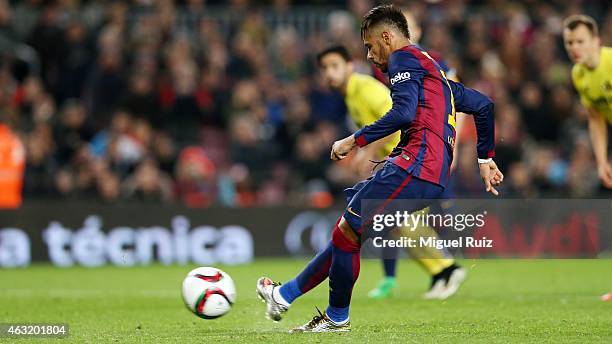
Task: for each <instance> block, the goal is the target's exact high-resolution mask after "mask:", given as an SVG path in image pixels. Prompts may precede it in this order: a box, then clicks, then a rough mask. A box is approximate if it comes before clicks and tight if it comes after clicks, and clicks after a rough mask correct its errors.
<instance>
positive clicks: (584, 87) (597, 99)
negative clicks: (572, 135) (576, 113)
mask: <svg viewBox="0 0 612 344" xmlns="http://www.w3.org/2000/svg"><path fill="white" fill-rule="evenodd" d="M572 80H573V81H574V87H575V88H576V91H578V94H580V102H581V103H582V105H584V106H585V107H587V108H589V107H592V108H594V109H595V110H597V111H598V112H599V113H601V114H602V115H603V116H604V117H606V118H607V120H608V123H609V124H611V125H612V48H610V47H602V48H601V55H600V59H599V65H598V66H597V68H595V69H589V68H587V67H586V66H585V65H583V64H576V65H574V67H573V68H572Z"/></svg>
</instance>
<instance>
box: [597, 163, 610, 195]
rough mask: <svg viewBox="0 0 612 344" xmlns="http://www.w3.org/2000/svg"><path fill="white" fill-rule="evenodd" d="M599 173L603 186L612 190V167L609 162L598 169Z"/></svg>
mask: <svg viewBox="0 0 612 344" xmlns="http://www.w3.org/2000/svg"><path fill="white" fill-rule="evenodd" d="M597 172H598V173H599V179H600V180H601V183H602V184H603V186H605V187H606V188H608V189H612V167H611V166H610V164H609V163H608V162H606V163H605V164H602V165H600V166H599V167H598V168H597Z"/></svg>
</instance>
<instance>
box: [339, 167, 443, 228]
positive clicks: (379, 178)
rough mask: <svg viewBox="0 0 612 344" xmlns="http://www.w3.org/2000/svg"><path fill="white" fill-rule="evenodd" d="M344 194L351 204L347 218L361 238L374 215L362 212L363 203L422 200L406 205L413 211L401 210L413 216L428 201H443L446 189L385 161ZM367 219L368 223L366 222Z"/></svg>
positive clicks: (426, 204)
mask: <svg viewBox="0 0 612 344" xmlns="http://www.w3.org/2000/svg"><path fill="white" fill-rule="evenodd" d="M344 193H345V194H346V199H347V203H348V206H347V207H346V209H345V211H344V219H345V220H346V221H347V222H348V223H349V225H350V226H351V228H352V229H353V230H354V231H355V232H356V233H357V234H358V235H361V234H362V232H363V229H364V227H365V225H367V224H368V222H370V221H371V217H372V216H374V214H373V213H371V214H363V213H362V201H364V200H383V202H377V203H380V204H381V205H382V204H386V203H385V202H384V201H387V200H388V201H391V200H394V199H414V200H423V202H409V204H408V205H407V206H408V207H409V208H410V209H402V210H403V211H408V212H409V213H411V212H414V211H417V210H420V209H423V208H425V207H427V206H429V204H430V203H431V201H429V202H428V200H434V199H439V198H442V197H443V195H444V187H442V186H441V185H438V184H434V183H430V182H427V181H424V180H422V179H419V178H416V177H413V176H412V175H411V174H409V173H408V172H406V170H404V169H403V168H401V167H399V166H397V165H395V164H393V163H391V162H386V163H385V164H384V165H383V168H381V169H380V170H377V171H376V172H375V173H374V174H373V175H372V176H371V177H369V178H368V179H366V180H363V181H361V182H359V183H357V184H355V185H354V186H353V187H352V188H348V189H346V190H344ZM368 211H370V210H368ZM384 211H388V209H384ZM364 220H365V221H366V222H363V221H364Z"/></svg>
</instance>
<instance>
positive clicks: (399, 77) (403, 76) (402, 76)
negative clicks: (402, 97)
mask: <svg viewBox="0 0 612 344" xmlns="http://www.w3.org/2000/svg"><path fill="white" fill-rule="evenodd" d="M406 80H410V72H403V73H397V74H395V75H394V76H393V77H392V78H391V85H395V84H397V83H400V82H404V81H406Z"/></svg>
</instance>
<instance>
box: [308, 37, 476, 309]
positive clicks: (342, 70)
mask: <svg viewBox="0 0 612 344" xmlns="http://www.w3.org/2000/svg"><path fill="white" fill-rule="evenodd" d="M409 28H410V27H409ZM411 34H412V32H411ZM317 62H318V64H319V67H320V68H321V70H322V72H323V76H324V78H325V81H326V83H327V84H328V85H329V86H330V87H331V88H332V89H334V90H336V91H338V92H340V93H341V94H342V95H343V96H344V100H345V102H346V106H347V108H348V112H349V115H350V117H351V119H352V121H353V122H354V123H355V125H356V126H357V127H359V128H362V127H364V126H366V125H369V124H372V123H373V122H374V121H376V120H377V119H379V118H380V117H382V116H383V115H384V114H385V113H387V112H388V111H389V110H390V109H391V105H392V102H391V96H390V94H389V89H388V88H387V87H386V86H385V85H384V84H383V83H381V82H380V81H378V80H376V79H375V78H373V77H371V76H369V75H364V74H359V73H355V72H354V71H353V63H352V62H351V57H350V54H349V52H348V50H347V49H346V48H345V47H344V46H340V45H337V46H332V47H329V48H327V49H325V50H324V51H322V52H320V53H319V54H318V55H317ZM399 134H400V132H399V131H398V132H396V133H394V134H391V135H389V136H387V137H385V138H382V139H380V140H378V141H377V142H375V143H373V144H371V145H369V146H368V147H365V148H364V149H360V150H359V151H358V152H357V154H356V156H355V157H354V160H353V164H355V165H357V166H366V167H367V168H370V169H371V167H370V166H371V165H370V164H368V162H370V161H377V160H381V159H384V158H385V157H386V156H388V155H389V154H390V153H391V151H392V150H393V148H394V147H395V146H396V145H397V143H399V141H400V135H399ZM448 189H449V187H448V186H447V187H446V188H445V191H446V190H448ZM446 196H447V195H444V196H443V197H442V198H450V197H446ZM410 234H412V235H411V236H413V237H416V238H418V237H432V236H433V237H436V236H437V234H436V232H435V230H434V229H433V228H431V227H425V226H419V228H418V229H417V230H416V231H414V232H413V233H410ZM384 251H385V252H384V253H383V257H384V258H385V259H383V266H384V271H385V278H384V279H383V280H382V281H381V283H380V284H379V286H378V287H377V288H376V289H374V290H372V291H371V292H370V293H369V294H368V295H369V296H370V297H372V298H376V299H380V298H386V297H389V296H390V295H391V293H392V291H393V289H395V288H396V285H397V284H396V280H395V270H396V269H395V267H396V261H397V259H395V257H393V255H394V254H395V253H396V252H395V250H394V249H393V248H390V249H389V248H387V249H384ZM409 251H410V254H411V255H412V257H413V258H414V259H415V260H416V261H417V262H418V263H419V264H420V265H421V266H422V267H423V268H424V269H425V270H426V271H427V273H429V275H430V276H431V278H432V281H431V287H430V289H429V290H428V291H427V292H426V293H425V294H424V298H426V299H446V298H448V297H449V296H451V295H452V294H454V293H455V292H456V291H457V289H458V288H459V286H460V285H461V282H463V279H464V278H465V271H464V270H463V269H461V268H460V267H459V266H458V265H457V264H455V262H454V259H453V258H452V257H451V256H450V255H449V254H447V253H446V252H445V251H444V250H440V249H436V248H433V247H413V248H409Z"/></svg>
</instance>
